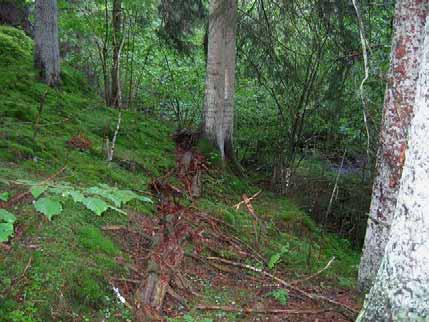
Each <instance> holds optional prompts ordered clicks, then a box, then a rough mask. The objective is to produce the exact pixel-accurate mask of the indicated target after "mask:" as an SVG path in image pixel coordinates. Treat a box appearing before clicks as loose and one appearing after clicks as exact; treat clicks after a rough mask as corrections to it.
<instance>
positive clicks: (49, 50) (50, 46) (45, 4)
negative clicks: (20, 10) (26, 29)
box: [34, 0, 60, 86]
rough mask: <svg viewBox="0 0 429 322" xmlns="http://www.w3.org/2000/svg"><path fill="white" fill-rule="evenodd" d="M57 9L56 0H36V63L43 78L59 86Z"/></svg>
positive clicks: (51, 84) (46, 81)
mask: <svg viewBox="0 0 429 322" xmlns="http://www.w3.org/2000/svg"><path fill="white" fill-rule="evenodd" d="M57 11H58V10H57V1H56V0H36V11H35V14H36V21H35V28H34V39H35V45H36V48H35V65H36V68H38V69H39V72H40V76H41V78H42V80H43V81H44V82H45V83H47V84H48V85H50V86H58V85H59V82H60V49H59V43H58V18H57Z"/></svg>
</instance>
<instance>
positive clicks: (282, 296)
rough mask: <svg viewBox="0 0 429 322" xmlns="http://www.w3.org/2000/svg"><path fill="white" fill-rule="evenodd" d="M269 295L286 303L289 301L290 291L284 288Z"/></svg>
mask: <svg viewBox="0 0 429 322" xmlns="http://www.w3.org/2000/svg"><path fill="white" fill-rule="evenodd" d="M267 295H268V296H270V297H272V298H274V299H275V300H276V301H277V302H279V303H280V304H281V305H286V304H287V303H288V301H289V293H288V292H287V291H286V290H285V289H283V288H281V289H278V290H275V291H272V292H270V293H268V294H267Z"/></svg>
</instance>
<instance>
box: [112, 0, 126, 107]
mask: <svg viewBox="0 0 429 322" xmlns="http://www.w3.org/2000/svg"><path fill="white" fill-rule="evenodd" d="M121 5H122V0H113V11H112V45H113V62H112V72H111V73H112V84H111V85H112V88H111V91H110V95H111V106H113V107H120V106H121V101H122V90H121V74H120V71H121V66H120V62H121V51H122V43H123V37H122V8H121Z"/></svg>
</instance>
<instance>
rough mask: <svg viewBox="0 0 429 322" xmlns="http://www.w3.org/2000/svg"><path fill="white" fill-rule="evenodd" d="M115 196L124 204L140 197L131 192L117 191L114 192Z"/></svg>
mask: <svg viewBox="0 0 429 322" xmlns="http://www.w3.org/2000/svg"><path fill="white" fill-rule="evenodd" d="M114 195H115V196H116V197H117V198H118V199H119V200H121V202H122V203H124V204H125V203H127V202H130V201H131V200H133V199H136V198H137V197H138V196H137V194H136V193H134V192H133V191H131V190H117V191H115V192H114Z"/></svg>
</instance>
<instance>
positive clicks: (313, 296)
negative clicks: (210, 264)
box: [207, 257, 359, 319]
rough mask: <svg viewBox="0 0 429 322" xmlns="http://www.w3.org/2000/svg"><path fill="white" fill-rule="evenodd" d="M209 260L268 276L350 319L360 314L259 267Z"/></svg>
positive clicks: (216, 259)
mask: <svg viewBox="0 0 429 322" xmlns="http://www.w3.org/2000/svg"><path fill="white" fill-rule="evenodd" d="M207 259H208V260H214V261H218V262H221V263H225V264H229V265H232V266H237V267H242V268H245V269H247V270H250V271H253V272H256V273H260V274H262V275H265V276H268V277H270V278H272V279H274V280H275V281H276V282H279V283H280V284H282V285H283V286H284V287H286V288H288V289H290V290H293V291H295V292H297V293H299V294H301V295H303V296H305V297H307V298H309V299H311V300H314V301H321V302H323V303H325V304H330V305H331V306H334V307H336V308H338V309H339V310H340V312H341V313H342V314H344V315H345V316H347V317H348V318H350V319H354V318H355V317H356V315H357V314H358V313H359V312H358V311H357V310H355V309H353V308H351V307H348V306H347V305H344V304H342V303H340V302H337V301H335V300H331V299H329V298H327V297H325V296H323V295H318V294H311V293H307V292H306V291H304V290H301V289H300V288H298V287H296V286H293V285H291V284H290V283H288V282H286V281H285V280H282V279H281V278H279V277H277V276H274V275H273V274H271V273H268V272H267V271H264V270H263V269H260V268H257V267H254V266H251V265H247V264H242V263H238V262H233V261H230V260H228V259H224V258H220V257H207Z"/></svg>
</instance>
